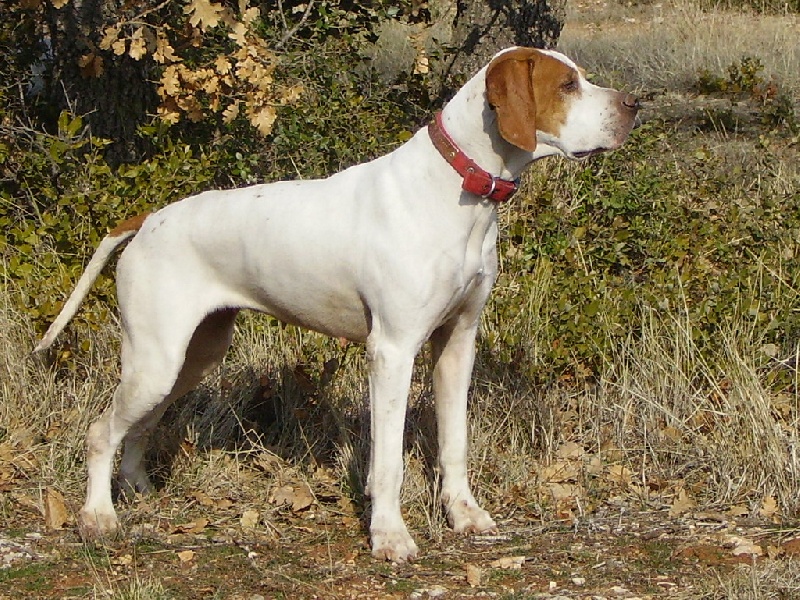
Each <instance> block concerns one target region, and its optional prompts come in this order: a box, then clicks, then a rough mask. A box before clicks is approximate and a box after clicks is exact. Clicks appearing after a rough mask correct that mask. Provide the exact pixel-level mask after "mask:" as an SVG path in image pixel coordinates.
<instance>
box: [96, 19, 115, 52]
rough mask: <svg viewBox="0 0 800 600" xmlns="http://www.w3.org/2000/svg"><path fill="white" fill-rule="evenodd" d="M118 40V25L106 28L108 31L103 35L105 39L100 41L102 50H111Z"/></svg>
mask: <svg viewBox="0 0 800 600" xmlns="http://www.w3.org/2000/svg"><path fill="white" fill-rule="evenodd" d="M118 38H119V27H118V26H117V25H113V26H111V27H106V30H105V32H104V34H103V39H102V40H100V49H101V50H108V49H109V48H111V44H113V43H114V42H116V41H117V39H118Z"/></svg>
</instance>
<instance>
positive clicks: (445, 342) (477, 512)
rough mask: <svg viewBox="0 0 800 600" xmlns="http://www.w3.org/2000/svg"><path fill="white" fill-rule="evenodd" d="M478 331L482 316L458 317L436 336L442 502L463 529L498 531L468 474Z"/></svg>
mask: <svg viewBox="0 0 800 600" xmlns="http://www.w3.org/2000/svg"><path fill="white" fill-rule="evenodd" d="M477 330H478V323H477V321H474V322H468V323H463V322H462V320H460V319H457V320H456V321H455V322H454V323H451V324H447V325H445V326H443V327H441V328H440V329H439V330H437V331H436V332H435V333H434V335H433V336H432V337H431V343H432V345H433V362H434V369H433V392H434V396H435V399H436V422H437V428H438V438H439V439H438V441H439V468H440V469H441V472H442V502H443V503H444V507H445V510H446V512H447V520H448V521H449V523H450V525H451V526H452V527H453V529H454V530H455V531H456V532H458V533H479V532H482V531H493V530H495V529H496V527H497V526H496V525H495V522H494V521H493V520H492V518H491V517H490V516H489V513H488V512H486V511H485V510H483V509H482V508H481V507H480V506H478V503H477V501H476V500H475V498H474V497H473V495H472V492H471V491H470V488H469V481H468V479H467V446H468V440H467V437H468V428H467V395H468V393H469V384H470V380H471V378H472V366H473V363H474V359H475V336H476V334H477Z"/></svg>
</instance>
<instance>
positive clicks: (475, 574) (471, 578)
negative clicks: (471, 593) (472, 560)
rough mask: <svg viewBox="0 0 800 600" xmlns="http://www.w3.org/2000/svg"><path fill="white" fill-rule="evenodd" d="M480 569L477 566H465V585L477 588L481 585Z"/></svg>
mask: <svg viewBox="0 0 800 600" xmlns="http://www.w3.org/2000/svg"><path fill="white" fill-rule="evenodd" d="M481 575H482V572H481V568H480V567H479V566H478V565H473V564H469V565H467V583H468V584H469V586H470V587H478V586H479V585H480V584H481Z"/></svg>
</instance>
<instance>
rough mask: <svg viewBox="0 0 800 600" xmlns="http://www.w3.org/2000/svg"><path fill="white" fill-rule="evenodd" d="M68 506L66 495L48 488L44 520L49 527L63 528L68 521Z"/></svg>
mask: <svg viewBox="0 0 800 600" xmlns="http://www.w3.org/2000/svg"><path fill="white" fill-rule="evenodd" d="M67 519H68V514H67V507H66V505H65V504H64V496H62V495H61V493H60V492H57V491H56V490H53V489H50V488H48V489H47V490H46V491H45V494H44V520H45V523H46V524H47V527H48V528H49V529H61V528H62V527H64V524H65V523H66V522H67Z"/></svg>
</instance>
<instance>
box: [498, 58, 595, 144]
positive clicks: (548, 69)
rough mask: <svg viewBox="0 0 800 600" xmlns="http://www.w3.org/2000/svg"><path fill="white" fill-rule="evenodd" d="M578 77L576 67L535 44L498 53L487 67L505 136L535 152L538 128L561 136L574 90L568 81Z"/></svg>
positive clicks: (508, 140) (507, 139)
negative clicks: (568, 88)
mask: <svg viewBox="0 0 800 600" xmlns="http://www.w3.org/2000/svg"><path fill="white" fill-rule="evenodd" d="M578 79H579V74H578V73H577V72H576V71H575V69H573V68H571V67H570V66H568V65H566V64H565V63H563V62H562V61H560V60H558V59H557V58H554V57H552V56H548V55H547V54H544V53H542V52H539V51H538V50H536V49H534V48H516V49H514V50H511V51H509V52H505V53H503V54H501V55H500V56H498V57H497V58H496V59H495V60H494V61H492V62H491V63H490V64H489V68H488V69H487V71H486V93H487V98H488V100H489V104H491V105H492V106H493V107H494V109H495V111H496V112H497V126H498V129H499V130H500V135H502V136H503V139H505V140H506V141H507V142H509V143H511V144H514V145H515V146H517V147H518V148H522V149H523V150H528V151H529V152H532V151H533V150H534V149H535V148H536V130H537V129H538V130H539V131H544V132H546V133H550V134H552V135H555V136H558V134H559V132H560V130H561V127H562V126H563V124H564V122H565V121H566V117H567V110H568V108H569V94H570V93H571V92H570V91H567V90H566V89H565V88H564V85H565V84H568V83H569V82H571V81H574V82H576V83H577V81H578ZM577 92H578V88H577V87H576V89H575V93H577Z"/></svg>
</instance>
